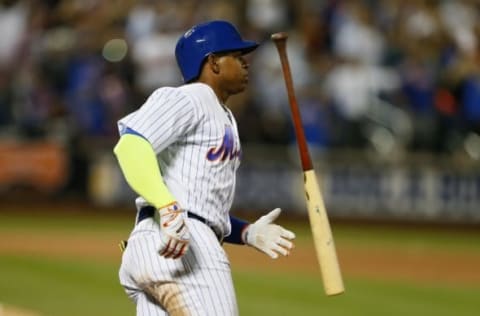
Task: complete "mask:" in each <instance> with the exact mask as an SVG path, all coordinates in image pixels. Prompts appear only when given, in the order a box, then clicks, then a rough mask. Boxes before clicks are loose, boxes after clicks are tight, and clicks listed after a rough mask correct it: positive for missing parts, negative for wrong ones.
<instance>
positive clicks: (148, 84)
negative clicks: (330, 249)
mask: <svg viewBox="0 0 480 316" xmlns="http://www.w3.org/2000/svg"><path fill="white" fill-rule="evenodd" d="M479 15H480V5H479V4H478V2H477V1H473V0H464V1H433V0H418V1H400V0H389V1H333V0H331V1H327V0H324V1H313V0H303V1H290V0H264V1H261V0H249V1H218V0H217V1H214V0H208V1H194V0H179V1H133V0H123V1H122V0H116V1H100V0H88V1H80V0H71V1H68V0H63V1H62V0H50V1H33V0H17V1H14V0H10V1H5V0H4V1H2V2H1V4H0V30H2V37H1V38H2V40H1V41H0V219H1V220H0V268H1V270H0V304H1V305H0V306H3V307H2V308H0V315H4V314H5V315H9V314H11V313H12V308H14V309H15V312H17V313H19V312H23V313H26V311H25V309H28V310H31V311H33V312H35V313H40V314H41V315H76V314H78V315H80V314H81V315H85V314H88V315H109V314H117V315H119V314H125V315H129V314H130V315H131V314H132V313H133V309H132V308H133V307H132V306H131V304H130V303H129V302H128V301H127V299H126V297H124V295H123V293H122V289H121V288H120V287H119V285H118V284H117V280H116V270H117V269H118V263H119V260H120V253H119V252H118V251H117V246H116V243H117V240H119V239H120V238H124V237H125V236H126V235H127V234H128V232H129V230H130V229H131V225H132V220H133V217H134V215H133V214H134V213H133V209H132V206H133V203H132V198H133V197H134V195H133V193H132V192H131V191H130V190H129V189H128V187H127V186H126V184H125V182H124V181H123V179H122V177H121V175H120V173H119V170H118V168H117V166H116V164H115V161H114V157H113V156H112V147H113V145H114V144H115V142H116V139H117V131H116V123H115V122H116V120H117V119H118V118H120V117H121V116H123V115H125V114H126V113H128V112H130V111H132V110H134V109H136V108H137V107H139V106H140V105H141V104H142V102H143V100H145V98H146V96H147V95H148V94H149V93H151V92H152V91H153V90H154V89H155V88H156V87H159V86H163V85H178V84H179V83H180V81H181V78H180V74H179V72H178V70H177V69H176V64H175V60H174V56H173V49H174V45H175V42H176V40H177V38H178V37H179V36H180V35H181V33H182V32H183V31H184V30H186V29H187V28H188V27H189V26H191V25H192V24H195V23H197V22H201V21H204V20H207V19H227V20H230V21H232V22H234V23H235V24H236V25H237V26H238V27H239V29H240V30H241V32H242V33H243V34H245V37H246V38H251V39H255V40H257V41H259V42H261V43H262V45H261V47H260V48H259V49H258V50H257V51H256V53H255V54H252V55H251V56H249V58H250V60H249V61H250V63H251V84H250V87H249V90H248V92H246V93H244V94H242V95H240V96H237V97H235V98H233V99H232V100H230V104H229V106H231V108H232V109H233V110H234V112H235V114H236V117H237V119H238V122H239V127H240V136H241V138H242V142H243V157H244V158H243V162H242V166H241V168H240V170H239V174H238V176H239V181H238V188H237V196H236V199H235V202H234V209H233V210H232V211H233V212H234V213H236V214H238V215H241V216H244V217H246V218H250V219H253V218H255V217H257V216H258V215H259V214H261V212H265V211H266V210H269V209H271V208H273V207H277V206H279V207H282V208H283V209H284V211H285V212H284V219H283V221H284V224H285V225H286V226H289V227H291V228H292V229H294V230H296V231H297V232H298V234H299V238H298V239H299V240H298V245H297V249H296V252H295V253H294V254H293V255H292V256H291V257H290V258H288V259H286V260H281V261H279V262H269V261H268V260H267V258H263V257H262V256H261V255H259V254H257V253H255V252H253V253H252V251H245V249H240V248H238V247H237V248H235V247H229V248H228V251H229V253H230V256H231V258H232V268H233V271H234V277H235V281H236V284H237V292H238V295H239V303H240V309H241V312H242V314H245V315H290V314H301V315H322V314H327V313H328V314H329V315H385V314H386V313H388V314H391V315H397V314H398V315H404V314H405V313H407V312H408V313H410V314H412V315H453V314H455V315H474V314H475V310H476V307H478V304H475V303H474V302H475V300H474V297H475V293H477V294H478V292H479V286H478V284H479V283H478V282H479V281H480V273H479V272H478V266H480V265H479V264H480V248H479V246H478V244H479V243H478V241H479V240H480V233H478V227H479V223H480V209H479V206H480V168H479V166H480V163H479V159H480V135H479V132H480V60H479V58H480V57H479V43H478V41H479V39H480V22H479V21H480V19H479ZM277 31H288V32H289V35H290V37H289V41H288V54H289V58H290V63H291V66H292V72H293V76H294V81H295V85H296V93H297V98H298V101H299V105H300V107H301V110H302V114H303V118H304V125H305V129H306V133H307V138H308V141H309V144H310V149H311V154H312V157H313V160H314V164H315V167H316V169H317V172H318V174H319V175H320V181H321V183H322V189H323V193H324V195H325V199H326V204H327V209H328V211H329V214H330V216H331V219H332V226H333V232H334V235H335V237H336V240H337V248H338V252H339V257H340V263H341V266H342V268H343V270H344V273H345V278H346V285H347V293H346V294H345V295H344V296H341V297H338V298H333V299H327V298H325V297H323V293H322V288H321V281H320V279H319V273H318V268H317V266H316V261H315V257H314V253H313V247H312V245H311V239H310V235H309V231H308V222H307V218H306V208H305V202H304V198H303V192H302V179H301V176H300V172H299V171H300V167H299V164H298V158H297V152H296V147H295V146H296V145H295V139H294V136H293V131H292V126H291V123H290V117H289V112H288V111H289V110H288V103H287V97H286V94H285V88H284V83H283V79H282V76H281V69H280V65H279V62H278V57H277V55H276V52H275V50H274V47H273V45H272V44H271V43H270V42H269V40H268V38H269V35H270V34H271V33H273V32H277ZM476 305H477V306H476ZM5 306H7V307H5ZM12 306H13V307H12Z"/></svg>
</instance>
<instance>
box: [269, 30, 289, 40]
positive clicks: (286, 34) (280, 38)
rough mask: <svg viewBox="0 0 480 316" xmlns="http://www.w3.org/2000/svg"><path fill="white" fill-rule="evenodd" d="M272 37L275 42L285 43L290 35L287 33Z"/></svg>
mask: <svg viewBox="0 0 480 316" xmlns="http://www.w3.org/2000/svg"><path fill="white" fill-rule="evenodd" d="M270 37H271V39H272V40H274V41H284V40H286V39H287V38H288V33H287V32H278V33H274V34H272V35H271V36H270Z"/></svg>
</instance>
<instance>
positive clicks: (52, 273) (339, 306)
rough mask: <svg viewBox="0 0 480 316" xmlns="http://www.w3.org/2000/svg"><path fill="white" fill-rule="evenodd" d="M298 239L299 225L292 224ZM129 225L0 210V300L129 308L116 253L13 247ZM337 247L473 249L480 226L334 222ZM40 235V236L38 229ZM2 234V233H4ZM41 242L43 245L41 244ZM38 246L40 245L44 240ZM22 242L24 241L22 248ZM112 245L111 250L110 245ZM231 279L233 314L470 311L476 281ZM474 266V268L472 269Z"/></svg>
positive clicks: (85, 311) (371, 315)
mask: <svg viewBox="0 0 480 316" xmlns="http://www.w3.org/2000/svg"><path fill="white" fill-rule="evenodd" d="M294 227H295V229H296V231H297V232H298V233H299V235H300V237H299V242H300V243H302V242H303V241H305V242H308V238H309V232H308V229H307V227H301V226H299V225H298V224H295V225H294ZM130 228H131V222H130V219H128V218H126V217H124V216H123V217H118V218H115V217H113V216H103V215H100V216H98V215H95V216H94V215H78V214H76V215H72V214H66V215H64V216H58V215H56V216H52V215H47V216H40V215H38V216H37V215H35V216H25V215H24V216H13V215H12V214H11V213H9V214H8V215H5V214H3V215H2V214H1V213H0V237H3V238H2V239H1V241H0V302H1V303H5V304H9V305H14V306H19V307H23V308H28V309H30V310H34V311H37V312H39V313H40V314H41V315H52V316H55V315H62V316H63V315H134V314H135V312H134V306H133V304H132V303H131V302H130V301H129V300H128V299H127V298H126V296H125V295H124V293H123V290H122V288H121V287H120V285H119V284H118V280H117V270H118V265H119V257H120V256H119V255H116V253H115V252H112V253H111V254H106V255H98V253H92V255H85V254H81V255H75V254H74V253H73V254H72V253H66V254H65V255H63V256H62V255H61V253H58V252H56V253H53V254H52V253H49V252H45V254H42V252H41V251H38V252H35V251H33V250H32V251H30V250H29V251H25V250H22V249H23V248H21V247H20V248H21V249H20V248H19V250H18V251H16V250H15V247H14V246H12V244H14V239H16V238H17V237H18V240H31V243H33V244H35V242H39V241H40V242H41V241H42V240H43V239H42V238H43V237H44V236H50V238H52V236H53V238H58V239H59V240H61V239H62V238H67V237H68V238H72V236H73V238H77V239H84V238H88V240H89V241H90V242H92V243H95V241H96V240H98V243H99V244H100V245H101V244H102V243H103V242H105V240H107V241H108V240H117V238H121V237H122V236H125V235H126V234H127V233H128V231H129V229H130ZM335 234H336V239H337V247H338V248H343V247H344V246H348V247H357V246H358V247H360V248H361V247H365V246H366V245H369V244H374V245H375V246H376V247H379V246H382V245H385V247H389V248H391V247H395V246H396V244H398V247H399V249H400V248H402V247H404V248H405V247H411V248H412V249H418V248H419V247H420V248H421V249H422V251H427V250H428V249H430V248H431V249H434V251H439V250H441V249H446V251H448V252H453V253H456V252H455V251H458V252H459V253H461V252H467V253H474V254H477V255H480V247H479V245H480V234H478V233H471V232H470V233H459V232H454V231H452V232H450V231H438V232H435V231H415V232H414V233H412V232H411V231H410V232H405V231H403V230H402V229H398V228H397V229H383V228H372V227H369V228H368V227H367V228H365V227H363V228H358V229H355V228H352V227H351V226H348V227H342V226H337V227H336V229H335ZM42 236H43V237H42ZM6 238H9V240H8V239H6ZM42 247H45V245H43V246H42ZM45 248H48V246H46V247H45ZM28 249H30V248H28ZM115 251H116V250H115ZM232 265H233V267H234V279H235V286H236V290H237V296H238V302H239V307H240V313H241V315H329V316H340V315H368V316H375V315H408V316H414V315H419V316H420V315H432V316H433V315H434V316H442V315H445V316H447V315H464V316H467V315H468V316H470V315H471V316H473V315H478V309H479V307H480V304H479V303H478V296H479V294H480V284H477V285H475V284H451V283H445V284H443V283H442V282H441V281H439V282H434V283H428V282H425V281H422V280H418V282H411V281H402V280H395V279H381V278H374V279H370V278H368V277H362V276H361V275H356V274H355V273H349V272H348V270H347V271H346V273H345V283H346V288H347V292H346V293H345V294H344V295H341V296H337V297H325V295H324V294H323V289H322V285H321V279H320V276H319V275H318V274H312V273H308V272H305V271H295V270H286V271H273V270H272V271H265V270H264V269H263V270H260V271H258V270H256V268H255V266H250V267H245V266H242V267H238V266H236V265H235V262H233V263H232ZM451 273H455V271H451ZM479 273H480V272H479Z"/></svg>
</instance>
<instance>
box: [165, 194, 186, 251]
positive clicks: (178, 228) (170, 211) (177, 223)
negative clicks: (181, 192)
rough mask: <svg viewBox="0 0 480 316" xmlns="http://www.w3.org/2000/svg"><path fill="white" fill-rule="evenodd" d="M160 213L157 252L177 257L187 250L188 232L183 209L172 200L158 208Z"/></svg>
mask: <svg viewBox="0 0 480 316" xmlns="http://www.w3.org/2000/svg"><path fill="white" fill-rule="evenodd" d="M158 212H159V213H160V230H161V234H160V238H161V240H162V247H161V248H160V249H159V250H158V253H159V254H160V255H161V256H163V257H165V258H173V259H177V258H180V257H181V256H183V255H184V254H185V253H186V252H187V250H188V244H189V242H190V232H189V230H188V227H187V225H186V223H185V215H186V214H185V211H184V210H182V209H181V208H180V206H179V205H178V203H176V202H174V203H172V204H169V205H167V206H165V207H163V208H161V209H159V210H158Z"/></svg>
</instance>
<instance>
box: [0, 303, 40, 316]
mask: <svg viewBox="0 0 480 316" xmlns="http://www.w3.org/2000/svg"><path fill="white" fill-rule="evenodd" d="M0 316H40V314H38V313H36V312H33V311H30V310H27V309H23V308H19V307H15V306H10V305H3V304H1V303H0Z"/></svg>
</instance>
